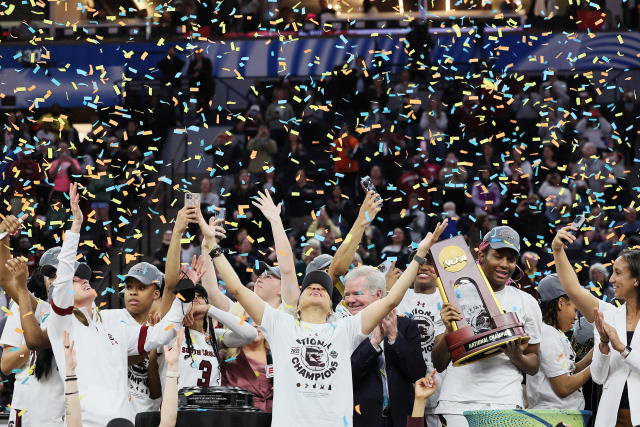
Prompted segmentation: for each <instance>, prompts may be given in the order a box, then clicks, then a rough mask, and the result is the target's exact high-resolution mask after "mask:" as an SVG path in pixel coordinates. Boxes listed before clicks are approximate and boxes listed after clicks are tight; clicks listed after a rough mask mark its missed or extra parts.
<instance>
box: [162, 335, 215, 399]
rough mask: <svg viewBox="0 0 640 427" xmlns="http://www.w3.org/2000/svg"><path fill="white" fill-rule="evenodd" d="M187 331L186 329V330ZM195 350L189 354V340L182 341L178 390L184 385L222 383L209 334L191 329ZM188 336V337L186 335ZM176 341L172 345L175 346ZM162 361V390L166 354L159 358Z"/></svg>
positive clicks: (197, 385)
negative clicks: (208, 339) (209, 341)
mask: <svg viewBox="0 0 640 427" xmlns="http://www.w3.org/2000/svg"><path fill="white" fill-rule="evenodd" d="M185 333H186V330H185ZM189 333H190V334H191V340H192V343H193V350H192V353H191V355H189V347H188V346H187V340H186V339H185V340H184V342H183V343H182V349H181V350H180V356H178V366H179V367H180V377H179V378H178V390H180V389H181V388H182V387H215V386H219V385H220V384H221V378H220V368H219V363H218V359H216V355H215V353H214V352H213V347H212V346H211V344H209V343H208V342H207V340H206V337H207V336H209V334H208V332H207V333H206V334H204V333H202V332H198V331H194V330H193V329H189ZM185 338H186V337H185ZM173 345H175V341H174V343H173V344H172V345H171V347H173ZM158 361H159V362H158V363H160V378H161V381H162V390H164V384H165V380H166V374H167V363H166V361H165V358H164V354H162V356H161V357H159V358H158Z"/></svg>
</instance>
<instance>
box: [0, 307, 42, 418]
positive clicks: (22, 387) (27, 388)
mask: <svg viewBox="0 0 640 427" xmlns="http://www.w3.org/2000/svg"><path fill="white" fill-rule="evenodd" d="M9 312H10V313H11V314H9V313H5V316H8V318H7V322H6V323H5V325H4V330H3V331H2V337H0V344H1V345H3V346H5V345H9V346H11V347H15V348H16V349H18V348H20V346H22V345H23V344H24V343H25V341H24V335H23V334H22V332H20V331H21V330H22V323H21V321H20V307H18V304H16V303H15V302H12V303H11V305H10V306H9ZM47 314H49V304H47V303H46V302H44V301H39V303H38V307H37V308H36V312H35V313H34V315H35V317H36V321H37V322H38V324H40V323H42V319H43V318H44V317H45V316H46V315H47ZM4 351H5V352H8V351H9V350H4ZM16 351H17V350H16ZM35 356H36V352H34V351H31V352H30V353H29V356H28V357H25V358H24V364H23V365H22V366H21V367H20V368H17V369H19V371H16V370H14V373H15V384H14V387H13V397H12V399H11V407H12V408H14V409H19V410H22V409H27V408H28V407H29V406H30V403H31V400H32V399H31V398H32V397H33V393H32V391H31V386H32V385H33V383H34V382H35V381H36V380H35V376H30V375H29V368H30V367H31V366H32V365H33V364H34V363H35ZM32 379H33V380H32Z"/></svg>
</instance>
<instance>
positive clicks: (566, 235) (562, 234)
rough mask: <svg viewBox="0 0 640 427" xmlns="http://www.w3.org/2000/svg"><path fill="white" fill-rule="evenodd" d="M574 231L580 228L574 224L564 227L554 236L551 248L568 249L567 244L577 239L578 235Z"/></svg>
mask: <svg viewBox="0 0 640 427" xmlns="http://www.w3.org/2000/svg"><path fill="white" fill-rule="evenodd" d="M572 231H578V229H577V228H576V227H574V226H572V225H568V226H566V227H562V228H561V229H560V230H559V231H558V233H557V234H556V237H554V238H553V241H552V242H551V249H552V250H554V251H559V250H561V249H567V246H569V245H570V244H572V243H573V241H574V240H576V236H575V235H574V234H573V233H572Z"/></svg>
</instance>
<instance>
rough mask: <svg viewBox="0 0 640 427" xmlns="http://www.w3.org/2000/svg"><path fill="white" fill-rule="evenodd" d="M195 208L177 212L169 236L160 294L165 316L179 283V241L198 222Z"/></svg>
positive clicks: (187, 207)
mask: <svg viewBox="0 0 640 427" xmlns="http://www.w3.org/2000/svg"><path fill="white" fill-rule="evenodd" d="M196 210H197V207H196V206H183V207H182V209H180V210H179V211H178V215H177V216H176V222H175V224H174V225H173V233H172V234H171V243H169V249H168V250H167V262H166V265H165V270H164V273H165V274H164V290H163V292H162V303H161V311H162V315H165V314H166V313H167V312H168V311H169V309H170V308H171V304H172V303H173V300H174V298H175V294H174V293H173V291H174V289H175V288H176V286H178V282H179V281H180V240H182V235H183V234H184V232H185V231H186V230H187V227H188V226H189V224H190V223H192V222H197V221H198V213H197V211H196Z"/></svg>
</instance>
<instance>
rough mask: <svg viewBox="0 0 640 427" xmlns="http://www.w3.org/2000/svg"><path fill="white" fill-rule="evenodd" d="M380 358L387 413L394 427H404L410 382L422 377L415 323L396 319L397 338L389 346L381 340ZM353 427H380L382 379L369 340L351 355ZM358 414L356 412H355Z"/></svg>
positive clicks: (423, 370) (408, 410)
mask: <svg viewBox="0 0 640 427" xmlns="http://www.w3.org/2000/svg"><path fill="white" fill-rule="evenodd" d="M384 356H385V366H386V373H387V383H388V388H389V412H390V417H391V419H392V421H393V425H394V427H405V426H406V425H407V415H409V414H410V413H411V409H412V407H413V385H412V383H413V382H415V381H417V380H418V379H420V378H422V377H424V375H425V373H426V371H427V367H426V366H425V364H424V359H423V358H422V349H421V347H420V331H419V330H418V325H417V324H416V322H415V321H413V320H411V319H409V318H407V317H398V337H397V338H396V341H395V342H394V343H393V344H389V341H388V339H387V338H385V340H384ZM351 375H352V377H353V404H354V412H353V425H354V427H377V426H382V425H384V424H383V419H382V416H381V414H382V400H383V397H382V380H381V378H380V373H379V371H378V352H377V351H376V349H374V348H373V346H372V345H371V341H370V340H369V339H366V340H364V341H363V342H362V343H361V344H360V345H359V346H358V348H356V350H355V351H354V352H353V354H352V355H351ZM358 412H359V413H358Z"/></svg>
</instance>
